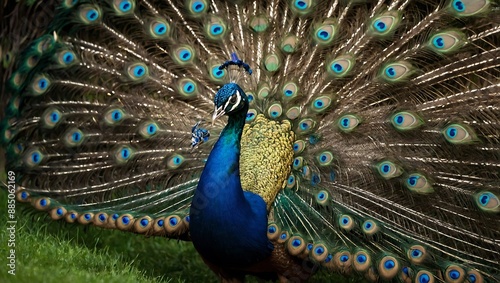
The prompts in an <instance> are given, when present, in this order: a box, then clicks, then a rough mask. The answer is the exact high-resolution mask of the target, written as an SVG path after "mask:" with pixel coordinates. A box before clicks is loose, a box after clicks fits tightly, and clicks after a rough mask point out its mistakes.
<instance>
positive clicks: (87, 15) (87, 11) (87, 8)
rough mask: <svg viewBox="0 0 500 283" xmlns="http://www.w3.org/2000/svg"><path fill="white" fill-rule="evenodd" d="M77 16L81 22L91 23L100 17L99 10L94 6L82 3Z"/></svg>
mask: <svg viewBox="0 0 500 283" xmlns="http://www.w3.org/2000/svg"><path fill="white" fill-rule="evenodd" d="M79 17H80V20H81V21H82V23H84V24H93V23H96V22H97V21H98V20H99V19H100V18H101V11H100V9H99V8H98V7H96V6H92V5H83V6H81V7H80V11H79Z"/></svg>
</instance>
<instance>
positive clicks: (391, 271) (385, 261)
mask: <svg viewBox="0 0 500 283" xmlns="http://www.w3.org/2000/svg"><path fill="white" fill-rule="evenodd" d="M378 270H379V272H380V277H382V278H384V279H385V280H391V279H392V278H394V277H395V276H396V275H397V274H398V272H399V261H398V260H397V259H396V258H395V257H393V256H385V257H383V258H382V260H381V261H380V263H379V265H378Z"/></svg>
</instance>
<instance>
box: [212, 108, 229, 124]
mask: <svg viewBox="0 0 500 283" xmlns="http://www.w3.org/2000/svg"><path fill="white" fill-rule="evenodd" d="M224 114H226V111H224V108H223V106H221V107H219V108H215V111H214V116H212V126H213V125H214V124H215V120H217V119H218V118H219V117H220V116H222V115H224Z"/></svg>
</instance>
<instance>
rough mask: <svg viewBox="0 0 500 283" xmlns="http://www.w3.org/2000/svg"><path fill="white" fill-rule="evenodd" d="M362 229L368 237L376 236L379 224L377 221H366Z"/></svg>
mask: <svg viewBox="0 0 500 283" xmlns="http://www.w3.org/2000/svg"><path fill="white" fill-rule="evenodd" d="M361 227H362V230H363V232H364V233H365V234H366V235H368V236H372V235H374V234H375V233H377V232H378V230H379V226H378V224H377V223H376V222H375V221H373V220H370V219H368V220H365V222H363V224H362V225H361Z"/></svg>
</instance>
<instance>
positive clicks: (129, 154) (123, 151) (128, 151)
mask: <svg viewBox="0 0 500 283" xmlns="http://www.w3.org/2000/svg"><path fill="white" fill-rule="evenodd" d="M134 155H135V151H134V150H133V149H132V148H131V147H129V146H125V145H122V146H119V147H117V148H116V149H115V150H114V153H113V155H112V156H113V159H114V160H115V161H116V163H118V164H125V163H127V162H128V161H129V160H131V159H132V158H133V157H134Z"/></svg>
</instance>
